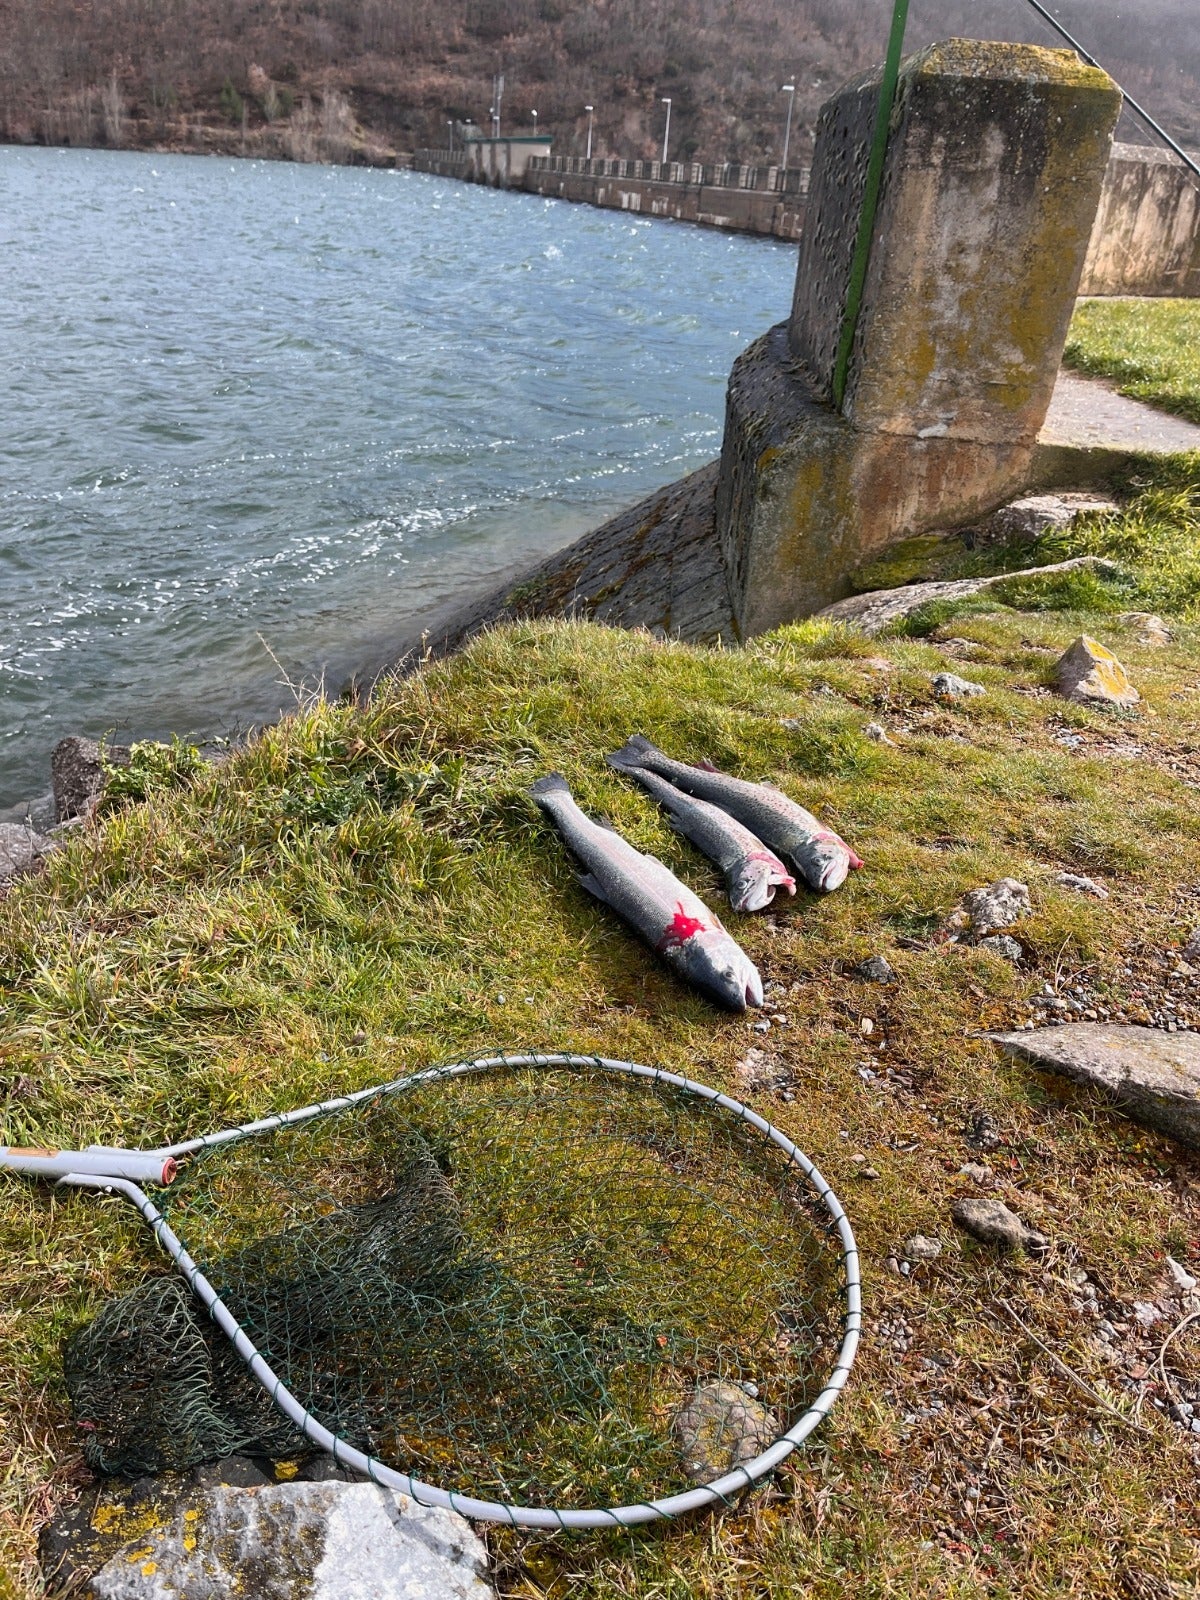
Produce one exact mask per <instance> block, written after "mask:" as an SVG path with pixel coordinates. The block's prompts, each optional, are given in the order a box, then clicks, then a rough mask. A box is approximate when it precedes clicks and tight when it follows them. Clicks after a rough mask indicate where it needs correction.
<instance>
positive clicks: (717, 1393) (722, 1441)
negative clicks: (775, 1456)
mask: <svg viewBox="0 0 1200 1600" xmlns="http://www.w3.org/2000/svg"><path fill="white" fill-rule="evenodd" d="M672 1426H673V1428H674V1431H675V1437H676V1439H677V1440H678V1441H679V1448H680V1450H681V1451H682V1452H683V1470H684V1471H685V1472H686V1473H687V1475H688V1477H689V1478H691V1479H692V1481H693V1482H694V1483H711V1482H712V1480H713V1479H714V1478H720V1477H723V1476H724V1475H725V1473H727V1472H729V1471H731V1470H732V1468H734V1467H736V1466H740V1465H742V1464H744V1463H745V1462H747V1461H753V1460H754V1458H755V1456H759V1455H761V1454H762V1452H763V1451H764V1450H765V1449H766V1448H767V1446H768V1445H769V1444H771V1443H772V1442H773V1441H774V1440H775V1439H777V1438H778V1437H779V1424H778V1422H776V1420H775V1418H774V1417H773V1416H772V1415H771V1413H770V1412H769V1411H768V1410H767V1408H766V1406H764V1405H763V1404H762V1403H761V1401H758V1400H754V1399H752V1398H751V1397H750V1396H749V1395H748V1394H747V1393H746V1391H745V1390H744V1389H743V1388H741V1387H740V1386H739V1385H738V1384H736V1383H728V1382H725V1381H718V1382H716V1383H706V1384H704V1385H703V1386H702V1387H701V1388H699V1389H697V1390H696V1392H695V1393H694V1394H693V1395H692V1397H691V1399H690V1400H689V1401H687V1403H686V1404H685V1405H684V1406H682V1407H681V1408H680V1410H679V1411H678V1412H677V1413H676V1416H675V1421H674V1423H673V1424H672Z"/></svg>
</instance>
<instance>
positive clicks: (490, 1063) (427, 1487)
mask: <svg viewBox="0 0 1200 1600" xmlns="http://www.w3.org/2000/svg"><path fill="white" fill-rule="evenodd" d="M517 1067H582V1068H589V1067H590V1068H599V1069H600V1070H601V1071H605V1072H612V1073H616V1074H619V1075H623V1076H625V1077H632V1078H641V1079H644V1080H646V1081H649V1082H652V1083H664V1084H669V1085H670V1086H671V1087H672V1088H675V1089H680V1090H682V1091H683V1092H684V1093H685V1094H691V1095H694V1096H696V1097H697V1098H699V1099H702V1100H708V1101H711V1102H712V1103H713V1104H714V1105H718V1106H720V1107H721V1108H722V1109H723V1110H726V1111H730V1112H732V1113H733V1114H734V1115H735V1116H737V1117H739V1118H740V1119H741V1120H742V1121H743V1122H747V1123H749V1125H750V1126H751V1127H752V1128H755V1129H756V1130H757V1131H758V1132H759V1133H762V1134H765V1135H766V1136H767V1138H769V1139H770V1140H771V1141H772V1142H773V1143H774V1144H776V1145H778V1147H779V1148H780V1149H781V1150H782V1151H783V1152H784V1154H785V1155H786V1156H787V1157H788V1159H789V1161H791V1162H792V1163H793V1164H794V1165H796V1166H798V1167H799V1168H800V1170H801V1171H802V1172H803V1173H804V1175H805V1177H806V1178H807V1179H808V1181H809V1183H810V1184H811V1185H812V1187H813V1188H814V1189H815V1191H816V1193H817V1195H818V1196H819V1197H820V1199H821V1202H822V1204H823V1205H824V1206H825V1209H826V1210H827V1211H828V1213H829V1215H830V1217H831V1219H832V1222H833V1225H834V1226H835V1228H836V1230H837V1233H838V1237H839V1240H840V1242H841V1246H842V1268H843V1272H844V1274H845V1305H846V1311H845V1316H844V1319H843V1332H842V1340H841V1344H840V1346H839V1349H838V1355H837V1360H836V1362H835V1363H834V1366H833V1370H832V1371H831V1372H830V1374H829V1377H828V1378H827V1379H826V1382H825V1386H824V1388H823V1389H822V1390H821V1392H820V1394H819V1395H818V1396H817V1397H816V1399H815V1400H814V1401H813V1402H812V1404H811V1405H810V1406H809V1407H808V1409H807V1410H806V1411H805V1412H804V1413H803V1414H802V1415H801V1416H800V1417H799V1418H798V1419H797V1421H796V1422H795V1423H793V1425H792V1426H791V1427H790V1428H789V1429H788V1430H787V1432H786V1433H783V1434H781V1435H780V1436H779V1438H778V1439H776V1440H775V1442H774V1443H773V1444H771V1445H770V1446H769V1447H768V1448H767V1449H766V1450H764V1451H763V1452H762V1454H761V1455H758V1456H756V1457H755V1458H754V1460H753V1461H747V1462H745V1463H743V1464H742V1465H740V1466H738V1467H735V1468H734V1469H733V1471H731V1472H727V1473H726V1474H725V1475H724V1476H723V1477H721V1478H718V1479H716V1481H715V1482H713V1483H706V1484H702V1485H701V1486H699V1487H698V1488H695V1489H689V1490H685V1491H684V1492H683V1493H681V1494H675V1495H668V1496H665V1497H664V1498H662V1499H660V1500H650V1501H645V1502H642V1503H639V1504H635V1505H628V1506H616V1507H612V1508H603V1507H591V1508H587V1509H578V1510H564V1511H559V1510H554V1509H546V1508H542V1507H537V1506H522V1505H513V1504H508V1503H506V1502H504V1501H495V1500H477V1499H475V1498H473V1497H472V1496H470V1495H464V1494H456V1493H454V1492H453V1491H451V1490H447V1489H439V1488H437V1487H435V1486H434V1485H433V1484H428V1483H424V1482H423V1481H422V1480H421V1479H420V1478H413V1477H410V1476H409V1475H408V1474H407V1473H403V1472H397V1471H396V1470H395V1469H394V1468H393V1467H388V1466H385V1465H384V1463H383V1462H382V1461H377V1460H376V1459H375V1458H374V1457H373V1456H368V1455H366V1454H364V1453H363V1452H362V1451H361V1450H356V1449H355V1448H354V1447H353V1446H352V1445H349V1444H347V1443H346V1441H345V1440H344V1439H339V1438H338V1437H337V1435H336V1434H333V1433H331V1432H330V1431H329V1429H328V1428H326V1427H325V1426H324V1424H323V1423H321V1422H318V1421H317V1419H316V1417H314V1416H313V1415H312V1413H311V1412H310V1411H308V1410H306V1409H305V1407H304V1406H303V1405H302V1404H301V1403H300V1401H299V1400H298V1399H297V1398H296V1396H295V1395H294V1394H293V1393H292V1392H291V1390H290V1389H289V1388H288V1387H287V1385H286V1384H285V1383H284V1381H283V1379H282V1378H281V1377H280V1376H279V1375H278V1373H276V1372H275V1370H274V1369H273V1368H272V1367H271V1366H270V1365H269V1363H268V1362H267V1361H266V1359H265V1358H264V1357H263V1355H262V1353H261V1352H260V1351H259V1349H258V1347H257V1345H256V1344H255V1343H254V1341H253V1340H252V1339H251V1338H250V1336H249V1335H248V1334H247V1333H246V1331H245V1329H244V1328H242V1326H241V1325H240V1323H239V1322H238V1320H237V1318H236V1317H235V1316H234V1315H233V1313H232V1312H231V1311H230V1309H229V1307H228V1306H227V1305H226V1304H225V1302H224V1301H223V1300H222V1299H221V1296H220V1295H219V1294H218V1293H217V1291H216V1289H215V1288H214V1287H213V1285H212V1284H211V1283H210V1282H209V1280H208V1279H207V1278H206V1277H205V1276H204V1274H203V1272H202V1271H201V1270H200V1267H199V1265H198V1264H197V1262H196V1261H195V1260H194V1259H193V1257H192V1256H191V1255H190V1254H189V1253H188V1251H187V1249H186V1247H185V1246H184V1244H183V1241H182V1240H181V1239H180V1238H179V1237H178V1235H177V1234H176V1233H175V1232H174V1230H173V1229H172V1228H171V1226H170V1224H169V1223H168V1222H167V1220H166V1218H165V1217H164V1216H163V1215H162V1213H161V1212H160V1211H159V1210H158V1208H157V1206H155V1204H154V1202H153V1200H151V1199H150V1197H149V1196H148V1195H147V1194H146V1193H145V1192H144V1190H142V1189H140V1188H139V1187H138V1185H137V1184H136V1183H133V1182H132V1181H130V1180H129V1179H128V1178H122V1177H119V1176H116V1175H112V1176H107V1175H102V1174H96V1173H82V1172H75V1173H70V1174H68V1175H67V1176H65V1177H62V1178H60V1180H59V1181H60V1183H61V1184H64V1185H67V1186H70V1187H72V1188H79V1189H95V1190H100V1191H111V1192H114V1193H116V1194H120V1195H123V1196H124V1197H125V1199H127V1200H128V1201H130V1202H131V1203H132V1204H133V1205H134V1206H135V1207H136V1209H137V1210H138V1212H139V1213H140V1214H141V1217H142V1219H143V1221H144V1222H145V1223H146V1224H147V1225H148V1226H149V1228H150V1229H151V1231H152V1232H153V1234H154V1237H155V1238H156V1239H157V1241H158V1243H159V1246H160V1247H161V1249H162V1250H163V1251H164V1252H165V1253H166V1255H167V1256H169V1257H170V1259H171V1261H172V1262H173V1263H174V1264H175V1266H176V1268H177V1269H178V1270H179V1272H180V1273H181V1274H182V1275H183V1277H184V1279H185V1280H186V1282H187V1284H188V1286H189V1287H190V1289H191V1290H192V1293H193V1294H194V1295H195V1296H196V1298H197V1299H198V1300H199V1301H200V1303H201V1304H202V1305H203V1306H204V1307H205V1309H206V1310H207V1312H208V1314H209V1316H210V1317H211V1318H212V1320H213V1321H214V1322H215V1323H216V1324H217V1326H218V1327H219V1328H220V1329H221V1331H222V1333H224V1334H225V1336H226V1337H227V1338H228V1339H229V1341H230V1343H231V1344H232V1345H233V1347H234V1349H235V1350H236V1351H237V1353H238V1355H239V1356H240V1357H241V1358H242V1360H243V1361H244V1362H245V1363H246V1366H247V1368H248V1369H249V1371H250V1373H251V1375H252V1376H253V1377H254V1379H255V1380H256V1381H257V1382H258V1383H259V1384H260V1385H261V1386H262V1388H263V1389H264V1391H265V1392H266V1394H267V1396H268V1397H269V1399H270V1400H271V1402H272V1404H274V1405H275V1406H276V1407H277V1409H278V1410H279V1411H281V1412H282V1413H283V1415H284V1416H285V1417H287V1418H288V1420H289V1421H290V1422H292V1423H293V1424H294V1425H295V1426H296V1427H297V1428H298V1429H299V1430H300V1432H301V1433H303V1434H304V1436H305V1438H307V1439H308V1440H310V1441H311V1442H312V1443H313V1444H315V1445H316V1446H317V1447H318V1448H319V1449H321V1450H324V1451H326V1452H327V1453H328V1454H329V1455H331V1456H332V1457H333V1459H334V1460H335V1461H336V1462H337V1463H338V1464H339V1465H340V1466H344V1467H348V1468H350V1469H351V1470H352V1471H354V1472H357V1473H359V1474H361V1475H362V1476H363V1477H365V1478H369V1479H370V1480H371V1482H372V1483H376V1484H379V1485H380V1487H382V1488H385V1489H393V1490H398V1491H399V1492H400V1493H401V1494H406V1495H408V1496H410V1497H411V1498H412V1499H413V1500H415V1501H416V1502H417V1504H418V1505H421V1506H432V1507H441V1508H444V1509H445V1510H448V1511H455V1512H457V1513H458V1514H459V1515H460V1516H464V1517H471V1518H474V1519H475V1520H476V1521H480V1522H503V1523H508V1524H509V1525H511V1526H513V1527H520V1528H550V1529H562V1530H569V1529H586V1528H611V1527H634V1526H636V1525H637V1524H639V1523H645V1522H653V1521H655V1520H657V1519H658V1518H659V1517H667V1518H671V1517H680V1516H684V1515H686V1514H687V1513H688V1512H691V1511H699V1510H703V1509H704V1508H706V1507H709V1506H712V1505H715V1504H717V1503H718V1502H720V1503H722V1504H727V1503H728V1502H729V1501H730V1500H731V1499H732V1498H734V1497H735V1496H737V1495H740V1494H742V1493H744V1491H745V1490H747V1489H749V1488H752V1487H753V1486H754V1484H756V1483H757V1482H759V1480H760V1479H762V1478H764V1477H766V1476H767V1474H768V1473H770V1472H773V1471H774V1470H775V1468H776V1467H778V1466H779V1465H780V1463H781V1462H782V1461H784V1460H786V1458H787V1457H788V1456H789V1455H790V1454H791V1453H792V1451H793V1450H795V1449H796V1447H797V1446H798V1445H800V1444H802V1443H803V1441H804V1440H805V1439H806V1438H807V1437H808V1435H809V1434H810V1433H811V1432H812V1431H813V1429H814V1428H815V1427H816V1426H817V1425H818V1423H820V1422H821V1420H822V1419H823V1418H824V1417H825V1416H826V1415H827V1414H828V1412H829V1411H830V1409H831V1408H832V1406H833V1404H834V1401H835V1400H836V1399H837V1397H838V1395H839V1394H840V1393H841V1391H842V1389H843V1388H844V1387H845V1385H846V1380H847V1378H848V1377H849V1375H850V1369H851V1367H852V1366H853V1364H854V1357H855V1353H856V1352H857V1349H858V1341H859V1334H860V1332H861V1328H862V1282H861V1272H860V1267H859V1259H858V1247H857V1245H856V1244H855V1241H854V1233H853V1231H852V1229H851V1227H850V1223H849V1220H848V1219H847V1217H846V1213H845V1212H844V1211H843V1210H842V1207H841V1203H840V1202H839V1200H838V1198H837V1196H836V1195H835V1194H834V1192H833V1190H832V1189H831V1188H830V1187H829V1185H828V1184H827V1183H826V1181H825V1179H824V1177H823V1176H822V1175H821V1173H820V1171H819V1170H818V1169H817V1167H816V1166H815V1165H814V1164H813V1163H812V1162H811V1161H810V1160H809V1159H808V1157H807V1156H806V1155H805V1154H804V1152H803V1151H802V1150H800V1149H799V1148H798V1147H797V1146H796V1145H795V1144H794V1143H793V1141H792V1140H791V1139H789V1138H788V1137H787V1135H786V1134H785V1133H783V1132H781V1131H780V1129H778V1128H776V1127H775V1126H774V1124H772V1123H770V1122H768V1121H767V1120H766V1119H765V1118H764V1117H760V1116H759V1115H758V1114H757V1112H754V1111H751V1110H750V1108H749V1107H748V1106H745V1105H743V1104H742V1102H741V1101H740V1100H734V1099H732V1098H731V1097H730V1096H729V1095H725V1094H721V1093H720V1092H719V1091H718V1090H716V1089H711V1088H709V1086H708V1085H707V1084H703V1083H699V1082H697V1081H696V1080H695V1079H692V1078H685V1077H682V1076H680V1075H679V1074H678V1073H674V1072H665V1071H663V1070H662V1069H661V1068H659V1067H645V1066H641V1065H640V1064H639V1063H637V1062H633V1061H621V1060H617V1059H615V1058H613V1057H609V1056H583V1055H572V1054H552V1055H541V1054H524V1055H503V1056H481V1057H477V1058H475V1059H473V1060H470V1061H456V1062H450V1063H448V1064H446V1065H444V1066H439V1067H431V1068H428V1069H427V1070H425V1071H423V1072H416V1073H411V1074H410V1075H408V1076H407V1077H404V1078H396V1079H393V1080H392V1081H391V1082H390V1083H386V1084H380V1085H377V1086H376V1087H375V1088H372V1089H360V1090H358V1091H356V1092H355V1093H353V1094H349V1095H341V1096H339V1097H337V1098H336V1099H333V1100H323V1101H321V1102H319V1103H318V1104H315V1105H311V1106H304V1107H301V1108H300V1109H298V1110H296V1111H288V1112H281V1113H280V1114H279V1115H278V1116H273V1117H264V1118H260V1119H259V1120H258V1121H256V1122H248V1123H243V1124H242V1125H241V1126H239V1127H237V1128H229V1129H225V1130H223V1131H222V1132H220V1133H216V1134H207V1135H204V1136H203V1137H201V1138H198V1139H191V1140H188V1141H186V1142H185V1143H183V1144H176V1145H170V1146H168V1147H166V1148H164V1149H161V1150H157V1151H154V1152H147V1153H148V1154H150V1153H152V1154H153V1155H155V1156H156V1157H177V1156H186V1155H194V1154H196V1153H197V1152H198V1151H200V1150H204V1149H210V1148H212V1147H214V1146H218V1145H222V1144H228V1143H230V1142H232V1141H234V1140H237V1139H244V1138H250V1137H253V1136H254V1135H256V1134H260V1133H268V1132H274V1131H275V1130H276V1129H278V1128H284V1127H290V1126H293V1125H294V1124H296V1123H298V1122H307V1121H310V1120H311V1119H312V1118H313V1117H317V1116H321V1115H324V1114H326V1113H332V1112H334V1111H341V1110H344V1109H346V1108H347V1107H350V1106H354V1105H359V1104H361V1103H362V1102H363V1101H366V1100H371V1099H374V1098H378V1097H383V1096H391V1095H397V1094H404V1093H409V1092H411V1091H412V1090H414V1089H416V1088H419V1087H421V1086H423V1085H425V1084H429V1083H436V1082H439V1081H441V1080H443V1079H450V1078H461V1077H467V1076H470V1075H471V1074H474V1073H482V1072H491V1071H499V1070H502V1069H511V1068H517Z"/></svg>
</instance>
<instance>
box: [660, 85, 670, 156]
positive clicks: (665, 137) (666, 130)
mask: <svg viewBox="0 0 1200 1600" xmlns="http://www.w3.org/2000/svg"><path fill="white" fill-rule="evenodd" d="M659 99H660V100H661V101H662V103H663V105H665V106H666V108H667V125H666V127H665V128H664V129H663V155H662V164H663V166H664V167H665V166H666V164H667V145H668V144H669V142H670V139H671V96H670V95H669V94H663V95H659Z"/></svg>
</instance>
